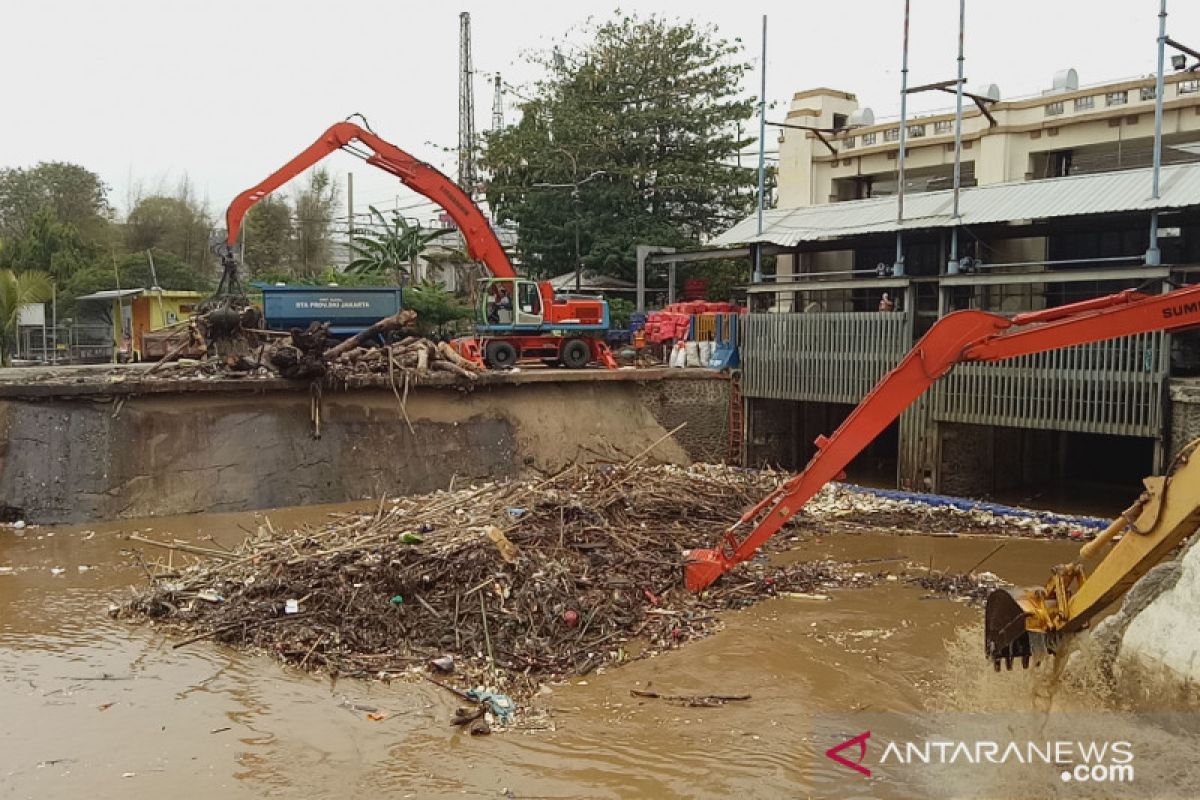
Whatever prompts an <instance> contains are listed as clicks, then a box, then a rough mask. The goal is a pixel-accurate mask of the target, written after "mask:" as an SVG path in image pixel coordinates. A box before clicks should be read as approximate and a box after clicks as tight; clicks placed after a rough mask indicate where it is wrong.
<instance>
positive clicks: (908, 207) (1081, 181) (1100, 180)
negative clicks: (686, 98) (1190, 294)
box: [712, 164, 1200, 247]
mask: <svg viewBox="0 0 1200 800" xmlns="http://www.w3.org/2000/svg"><path fill="white" fill-rule="evenodd" d="M1160 177H1161V180H1160V182H1159V199H1158V200H1153V199H1151V197H1150V189H1151V170H1149V169H1135V170H1125V171H1121V172H1104V173H1099V174H1095V175H1073V176H1071V177H1068V178H1048V179H1045V180H1038V181H1021V182H1019V183H997V184H992V185H988V186H975V187H972V188H969V189H963V190H962V195H961V197H960V199H959V213H960V217H959V219H958V220H957V221H956V220H954V219H953V217H952V216H951V214H952V212H953V209H954V205H953V204H954V192H953V191H952V190H949V189H946V190H942V191H937V192H921V193H918V194H907V195H905V196H904V221H903V222H897V220H896V198H895V197H894V196H893V197H872V198H868V199H866V200H850V201H847V202H843V203H828V204H825V205H819V206H805V207H802V208H778V209H771V210H768V211H764V212H763V232H762V235H761V236H759V235H758V234H757V230H758V220H757V217H755V216H750V217H747V218H746V219H744V220H742V221H741V222H739V223H738V224H737V225H734V226H733V227H732V228H730V229H729V230H727V231H725V233H723V234H721V235H720V236H718V237H717V238H716V239H715V240H714V241H713V242H712V244H713V245H715V246H717V247H732V246H734V245H739V244H753V243H756V242H763V243H767V244H776V245H780V246H782V247H794V246H795V245H797V244H799V243H801V242H811V241H817V240H821V239H838V238H842V237H846V236H856V235H861V234H867V233H887V232H889V231H897V230H912V229H920V228H945V227H951V226H953V225H955V224H961V225H983V224H986V223H996V222H1012V221H1015V220H1023V219H1049V218H1053V217H1069V216H1075V215H1080V214H1111V213H1117V212H1122V211H1151V210H1153V209H1164V208H1183V207H1186V206H1200V164H1176V165H1174V166H1170V167H1163V169H1162V174H1161V176H1160Z"/></svg>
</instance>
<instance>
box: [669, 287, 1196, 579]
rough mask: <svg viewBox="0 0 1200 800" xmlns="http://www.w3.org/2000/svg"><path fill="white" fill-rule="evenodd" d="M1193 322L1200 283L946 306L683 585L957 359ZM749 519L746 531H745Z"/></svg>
mask: <svg viewBox="0 0 1200 800" xmlns="http://www.w3.org/2000/svg"><path fill="white" fill-rule="evenodd" d="M1197 326H1200V286H1187V287H1184V288H1182V289H1176V290H1174V291H1171V292H1167V293H1164V294H1159V295H1146V294H1142V293H1139V292H1136V291H1132V290H1129V291H1124V292H1118V293H1116V294H1113V295H1108V296H1106V297H1101V298H1096V299H1094V300H1085V301H1083V302H1080V303H1074V304H1070V305H1065V306H1060V307H1057V308H1051V309H1046V310H1044V311H1035V312H1030V313H1027V314H1020V315H1018V316H1016V317H1013V318H1012V319H1009V318H1007V317H1002V316H1000V315H998V314H991V313H988V312H984V311H956V312H953V313H951V314H947V315H946V316H945V317H943V318H941V319H940V320H938V321H937V322H936V323H934V325H933V327H931V328H930V329H929V332H928V333H926V334H925V335H924V336H923V337H921V339H920V341H918V342H917V344H916V346H914V347H913V349H912V350H911V351H909V353H908V354H907V355H906V356H905V357H904V358H903V359H901V361H900V363H899V364H898V365H897V366H896V367H895V368H894V369H893V370H892V371H891V372H889V373H888V374H887V375H885V376H884V377H883V379H882V380H880V381H879V383H878V384H876V386H875V388H874V389H872V390H871V392H870V393H869V394H868V395H867V396H866V397H865V398H864V399H863V401H862V402H861V403H859V405H858V407H857V408H855V409H854V411H852V412H851V413H850V416H849V417H847V418H846V420H845V422H843V423H842V424H841V426H839V427H838V429H837V430H836V431H834V433H833V434H832V435H831V436H829V437H828V438H826V437H819V438H818V439H817V441H816V445H817V452H816V454H815V455H814V456H813V457H812V459H811V460H810V461H809V462H808V465H807V466H806V467H805V468H804V471H803V472H801V473H800V474H798V475H797V476H796V477H794V478H792V479H791V480H789V481H788V482H786V483H784V484H783V485H782V486H780V487H779V488H778V489H776V490H775V491H774V492H772V493H771V494H770V495H768V496H767V497H766V498H765V499H764V500H763V501H762V502H760V503H759V504H758V505H756V506H754V507H753V508H751V509H750V510H748V511H747V512H746V513H744V514H743V515H742V517H741V518H740V519H739V520H738V522H737V523H735V524H734V525H733V526H732V527H730V528H729V529H728V530H727V531H725V533H724V534H723V535H722V537H721V540H720V543H719V545H718V547H717V548H715V549H711V550H692V551H690V552H689V553H688V554H687V565H686V568H685V574H684V578H685V582H686V584H687V587H688V588H689V589H690V590H692V591H696V592H698V591H703V590H704V589H705V588H706V587H707V586H709V585H710V584H712V582H713V581H715V580H717V579H718V578H720V577H721V575H723V574H725V573H726V572H727V571H729V570H730V569H732V568H733V567H734V566H736V565H737V564H740V563H741V562H743V561H745V560H747V559H749V558H750V557H751V556H753V555H754V553H755V552H756V551H757V550H758V548H759V547H761V546H762V544H763V543H764V542H766V541H767V540H768V539H769V538H771V537H772V536H773V535H774V534H775V533H776V532H777V531H778V530H779V529H780V528H782V527H783V526H784V524H786V523H787V521H788V520H789V519H791V518H792V517H793V516H794V515H795V514H796V513H797V512H798V511H800V509H801V508H803V507H804V504H805V503H807V502H808V501H809V500H810V499H812V497H813V495H815V494H816V493H817V492H818V491H820V489H821V487H822V486H824V485H825V484H826V483H828V482H829V481H831V480H833V479H835V478H836V477H837V476H838V475H839V474H841V472H842V471H843V470H844V469H845V468H846V466H847V465H848V464H849V463H850V462H851V461H852V460H853V459H854V457H855V456H857V455H858V454H859V453H861V452H862V451H863V449H864V448H865V447H866V446H867V445H868V444H870V443H871V442H872V441H873V440H874V439H875V438H876V437H877V436H878V435H879V434H880V433H882V432H883V430H884V429H885V428H886V427H887V426H888V425H890V424H891V423H892V422H893V421H894V420H896V419H897V418H898V417H899V416H900V414H902V413H903V412H904V410H905V409H906V408H908V407H909V406H910V405H912V403H913V402H914V401H915V400H916V399H917V398H918V397H920V396H921V395H922V394H923V393H924V392H925V391H926V390H928V389H929V387H930V386H932V385H933V384H934V383H935V382H936V381H937V380H938V379H939V378H941V377H942V376H944V375H945V374H946V373H948V372H949V371H950V370H951V369H952V368H953V367H954V366H955V365H957V364H961V363H965V362H990V361H1002V360H1005V359H1009V358H1015V357H1017V356H1021V355H1028V354H1031V353H1041V352H1045V351H1047V350H1057V349H1060V348H1063V347H1071V346H1073V345H1078V344H1084V343H1087V342H1099V341H1104V340H1106V339H1115V338H1118V337H1121V336H1128V335H1131V334H1135V333H1144V332H1148V331H1160V330H1162V331H1177V330H1184V329H1187V328H1193V327H1197ZM745 529H749V532H748V533H745V534H744V535H743V531H744V530H745Z"/></svg>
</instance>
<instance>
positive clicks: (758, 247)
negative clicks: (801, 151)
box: [750, 14, 767, 283]
mask: <svg viewBox="0 0 1200 800" xmlns="http://www.w3.org/2000/svg"><path fill="white" fill-rule="evenodd" d="M762 23H763V26H762V64H760V65H759V67H760V70H761V72H762V87H761V89H760V90H759V97H758V235H759V236H760V237H761V236H762V232H763V204H764V203H765V202H766V198H765V197H764V196H763V195H764V194H766V187H767V180H766V175H767V141H766V139H767V15H766V14H763V19H762ZM762 248H763V246H762V242H761V241H758V242H756V243H755V245H754V274H753V275H751V276H750V282H751V283H762V279H763V271H762Z"/></svg>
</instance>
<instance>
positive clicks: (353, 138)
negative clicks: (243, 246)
mask: <svg viewBox="0 0 1200 800" xmlns="http://www.w3.org/2000/svg"><path fill="white" fill-rule="evenodd" d="M356 143H357V144H356ZM358 145H362V147H365V148H367V150H363V149H362V147H360V146H358ZM335 150H345V151H347V152H348V153H351V154H353V155H355V156H358V157H359V158H361V159H363V160H364V161H366V162H367V163H368V164H370V165H372V166H375V167H379V168H380V169H382V170H383V171H385V172H389V173H391V174H392V175H395V176H396V177H397V178H399V179H400V180H401V181H402V182H403V183H404V185H405V186H407V187H409V188H410V189H412V190H413V191H415V192H417V193H419V194H422V195H424V196H425V197H428V198H429V199H430V200H432V201H433V202H435V203H437V204H438V205H439V206H441V207H442V208H444V209H445V210H446V212H447V213H448V214H449V215H450V218H451V219H453V220H454V223H455V225H457V226H458V229H459V231H460V232H461V233H462V236H463V241H464V242H465V243H466V246H467V254H468V255H469V256H470V257H471V258H473V259H475V260H476V261H480V262H482V263H483V264H484V266H486V267H487V268H488V270H489V271H490V272H491V273H492V275H493V276H494V277H493V278H492V279H491V280H489V281H488V282H487V284H486V285H485V287H484V289H485V291H484V292H483V302H482V304H481V307H480V309H479V313H480V319H479V327H478V332H479V334H480V335H479V336H478V337H473V338H468V339H459V340H457V341H456V342H455V344H456V346H457V347H458V349H459V352H461V353H462V354H463V355H465V356H467V357H469V358H474V359H476V360H482V361H486V362H487V363H488V364H489V365H490V366H494V367H507V366H512V365H513V364H514V363H516V362H517V361H518V360H521V359H540V360H543V361H547V362H549V361H553V362H555V363H559V364H562V365H564V366H568V367H582V366H586V365H587V364H588V363H590V362H593V361H598V362H600V363H602V364H604V365H605V366H607V367H610V368H615V367H616V366H617V364H616V361H615V360H614V359H613V357H612V353H611V352H610V351H609V349H608V346H607V344H605V342H604V340H603V338H602V337H603V335H604V332H605V331H607V330H608V327H609V316H608V303H606V302H605V301H604V300H603V299H602V298H599V297H584V296H576V295H565V296H559V295H556V294H555V292H554V287H553V286H552V285H551V284H550V282H549V281H543V282H541V283H538V282H535V281H531V280H528V279H524V278H520V277H518V275H517V272H516V270H515V269H513V265H512V262H511V261H509V259H508V255H507V254H506V253H505V252H504V247H503V246H502V245H501V244H500V240H499V239H498V238H496V234H495V232H494V231H493V230H492V228H491V225H489V224H488V221H487V218H486V217H484V215H483V212H482V211H480V210H479V207H478V206H476V205H475V203H474V202H473V201H472V200H471V198H470V196H469V195H468V194H467V193H466V192H464V191H463V190H462V189H460V188H459V187H458V185H457V184H455V183H454V181H452V180H450V178H448V177H446V176H445V175H443V174H442V173H441V172H439V171H438V170H437V169H436V168H434V167H432V166H430V165H429V164H426V163H425V162H423V161H420V160H418V159H417V158H415V157H413V156H412V155H410V154H409V153H406V152H405V151H403V150H401V149H400V148H399V147H396V146H395V145H394V144H391V143H390V142H387V141H385V140H383V139H381V138H380V137H379V136H377V135H376V134H374V133H373V132H371V131H369V130H365V129H364V128H361V127H359V126H358V125H356V124H354V123H352V122H339V123H337V124H336V125H334V126H332V127H331V128H329V130H327V131H325V133H323V134H321V136H320V138H319V139H317V140H316V141H315V142H313V143H312V144H311V145H309V147H308V148H307V149H306V150H304V151H303V152H302V153H300V154H299V155H298V156H296V157H295V158H293V159H292V160H291V161H289V162H287V163H286V164H284V165H283V166H282V167H280V168H279V169H278V170H277V171H276V172H274V173H272V174H271V175H270V177H268V178H267V179H266V180H264V181H263V182H262V183H259V184H258V185H257V186H253V187H251V188H250V189H247V190H246V191H244V192H242V193H241V194H239V195H238V196H237V197H236V198H234V200H233V202H232V203H230V204H229V209H228V211H226V212H225V227H226V229H227V231H228V233H227V234H226V244H227V245H228V247H229V248H230V252H232V248H233V246H234V245H235V244H236V242H237V238H238V232H239V231H240V230H241V227H242V221H243V220H244V219H245V216H246V212H247V211H249V210H250V208H251V207H252V206H253V205H254V204H255V203H257V202H258V201H259V200H261V199H263V198H264V197H266V196H267V195H268V194H270V193H271V192H273V191H275V190H276V189H278V188H279V187H281V186H283V185H284V184H285V183H287V182H288V181H289V180H291V179H292V178H294V177H296V176H297V175H299V174H300V173H301V172H303V171H304V170H306V169H308V168H309V167H311V166H312V165H313V164H316V163H317V162H318V161H320V160H321V159H322V158H324V157H325V156H327V155H329V154H330V153H332V152H333V151H335Z"/></svg>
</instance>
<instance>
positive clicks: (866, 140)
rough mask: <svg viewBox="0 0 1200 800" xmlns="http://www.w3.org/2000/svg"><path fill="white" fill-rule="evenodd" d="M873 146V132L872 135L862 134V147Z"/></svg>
mask: <svg viewBox="0 0 1200 800" xmlns="http://www.w3.org/2000/svg"><path fill="white" fill-rule="evenodd" d="M873 144H875V134H874V132H872V133H864V134H863V147H867V146H868V145H873Z"/></svg>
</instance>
